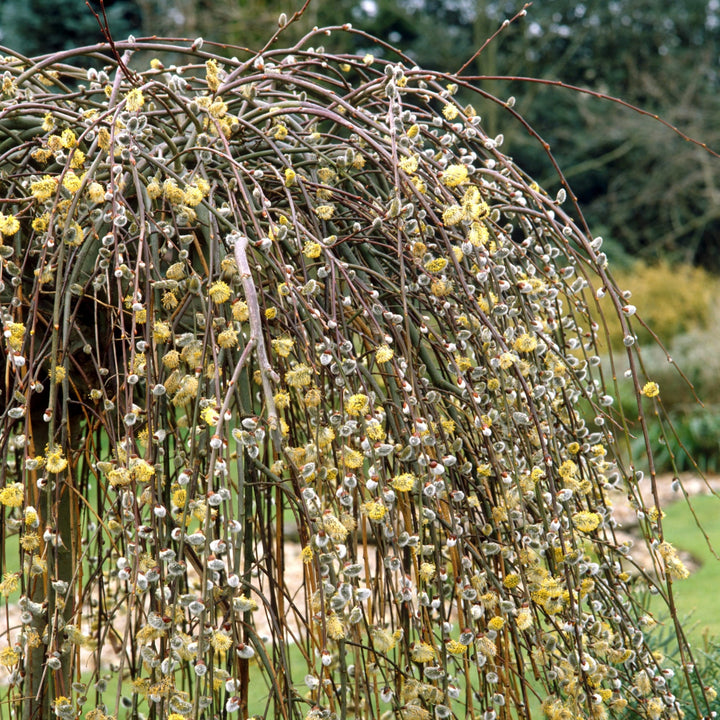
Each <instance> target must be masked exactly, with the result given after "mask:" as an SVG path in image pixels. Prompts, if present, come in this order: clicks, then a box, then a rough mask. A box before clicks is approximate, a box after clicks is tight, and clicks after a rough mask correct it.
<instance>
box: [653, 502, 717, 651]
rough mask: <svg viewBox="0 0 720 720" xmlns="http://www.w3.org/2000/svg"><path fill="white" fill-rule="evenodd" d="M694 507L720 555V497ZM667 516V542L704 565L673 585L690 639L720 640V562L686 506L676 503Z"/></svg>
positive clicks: (669, 507) (665, 529)
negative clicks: (685, 551) (706, 637)
mask: <svg viewBox="0 0 720 720" xmlns="http://www.w3.org/2000/svg"><path fill="white" fill-rule="evenodd" d="M692 504H693V507H694V509H695V513H696V515H697V518H698V520H699V521H700V524H701V525H702V527H703V528H704V529H705V532H706V533H707V534H708V536H709V538H710V542H711V543H712V546H713V548H714V549H715V552H717V553H718V555H720V498H716V497H713V496H702V497H697V498H694V499H693V500H692ZM665 513H666V516H665V519H664V520H663V529H664V531H665V537H666V539H667V540H668V541H669V542H671V543H672V544H673V545H674V546H675V547H676V548H678V549H681V550H687V551H688V552H689V553H690V554H691V555H692V556H693V557H694V558H695V559H696V560H697V561H698V562H699V563H700V564H701V567H700V568H699V569H698V570H696V571H694V572H693V573H692V574H691V575H690V577H689V578H687V579H686V580H678V581H676V582H675V583H674V585H673V590H674V594H675V598H676V602H677V606H678V611H679V615H680V618H681V619H683V621H684V622H685V623H686V625H687V628H686V629H687V631H688V634H689V636H690V638H691V639H692V640H693V641H694V642H695V644H696V645H699V646H701V641H702V638H703V635H705V634H707V636H709V637H716V638H720V613H718V602H719V601H720V560H718V559H717V558H715V556H714V555H713V554H712V551H711V550H710V548H709V547H708V544H707V542H706V540H705V538H704V537H703V534H702V532H701V531H700V529H699V528H698V526H697V524H696V521H695V518H694V517H693V515H692V513H691V512H690V509H689V508H688V506H687V504H686V503H684V502H682V501H681V502H677V503H674V504H672V505H670V506H668V507H667V508H666V509H665ZM656 607H659V603H658V604H657V606H656ZM658 612H659V611H658Z"/></svg>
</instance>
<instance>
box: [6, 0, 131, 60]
mask: <svg viewBox="0 0 720 720" xmlns="http://www.w3.org/2000/svg"><path fill="white" fill-rule="evenodd" d="M92 4H93V6H94V8H95V9H96V10H98V12H100V7H99V3H98V2H94V3H92ZM105 5H106V14H107V19H108V21H109V23H110V27H111V28H112V32H113V34H115V35H117V36H118V37H120V38H125V37H127V36H128V34H130V33H131V32H137V31H138V30H139V29H140V26H141V14H140V10H139V8H138V5H137V4H136V3H135V2H134V1H133V0H108V1H107V2H106V3H105ZM103 40H104V37H103V34H102V32H101V31H100V26H99V25H98V22H97V20H96V19H95V17H94V15H93V14H92V12H91V11H90V10H89V8H88V6H87V4H86V3H85V0H63V1H62V2H58V1H57V0H4V2H3V3H2V4H0V43H2V44H3V45H8V46H9V47H12V48H14V49H15V50H17V51H19V52H21V53H23V54H25V55H43V54H45V53H51V52H55V51H57V50H66V49H68V48H71V47H77V46H81V45H90V44H92V43H96V42H102V41H103Z"/></svg>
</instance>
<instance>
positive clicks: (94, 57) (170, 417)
mask: <svg viewBox="0 0 720 720" xmlns="http://www.w3.org/2000/svg"><path fill="white" fill-rule="evenodd" d="M332 31H333V32H343V31H351V30H350V29H349V28H334V29H333V30H332ZM329 32H331V31H330V30H321V31H317V30H316V31H313V32H312V33H311V34H310V35H308V36H307V37H305V38H303V40H301V41H300V42H299V43H298V44H297V45H296V46H295V47H292V48H290V49H288V50H277V49H272V48H273V47H274V46H273V45H272V44H268V46H267V48H266V49H265V51H264V52H263V53H261V54H251V53H248V52H246V51H243V50H242V49H240V48H237V49H236V50H235V51H236V52H237V53H238V55H239V58H232V59H226V58H223V57H221V56H220V55H218V54H216V52H215V50H217V48H214V47H213V46H212V45H210V44H208V43H205V44H203V43H201V42H200V41H196V42H194V43H192V45H191V44H190V43H177V42H171V41H164V40H158V39H148V40H143V41H135V40H132V39H131V40H129V41H128V42H118V43H115V44H114V45H113V46H112V48H111V49H109V48H108V47H107V46H93V47H86V48H81V49H78V50H75V51H68V52H63V53H58V54H55V55H52V56H47V57H40V58H34V59H28V58H24V57H19V56H18V55H17V54H14V53H13V52H11V51H8V50H4V53H5V55H6V57H4V59H3V60H2V72H3V76H2V77H3V83H2V93H3V95H2V100H0V188H1V192H0V233H1V234H2V245H1V246H0V255H1V256H2V291H1V296H0V297H1V299H2V306H1V307H0V313H1V314H2V325H3V330H4V339H3V359H4V362H3V386H4V389H3V395H2V407H1V411H2V416H1V418H0V423H1V425H2V434H1V435H0V444H1V447H2V457H3V460H4V461H3V463H2V468H1V470H0V473H1V480H0V487H1V489H0V503H2V508H0V509H1V510H2V513H3V523H2V525H1V526H0V527H1V528H2V530H1V532H2V543H3V550H4V552H3V573H4V574H3V577H2V583H1V584H0V590H1V591H2V594H3V595H4V597H5V608H6V609H5V617H6V619H7V623H6V625H5V629H4V630H3V636H2V639H1V640H2V646H1V647H0V663H1V664H2V666H4V669H5V670H6V672H5V676H4V679H3V682H2V688H1V690H0V692H1V693H2V698H1V703H2V707H3V708H4V709H3V714H4V713H5V712H6V711H8V710H9V711H11V712H13V713H14V714H15V717H24V718H41V717H45V718H47V717H51V716H53V715H54V716H57V717H60V718H75V717H85V718H88V720H104V719H106V718H109V717H111V716H115V717H121V716H122V714H123V713H125V714H126V715H127V716H132V717H136V716H138V714H139V713H142V714H144V715H145V716H147V717H150V718H162V719H165V718H169V719H170V720H179V719H180V718H183V717H193V718H206V717H207V718H209V717H223V718H224V717H240V718H244V717H246V716H247V715H248V714H249V713H253V712H254V713H258V714H260V715H264V716H266V717H275V718H283V720H291V719H294V718H298V719H299V718H306V719H316V718H317V719H319V718H333V717H337V718H346V717H357V718H380V717H383V718H385V717H398V718H403V719H405V720H413V719H415V718H417V719H423V718H430V717H433V716H435V717H437V718H441V719H442V718H447V717H451V716H453V717H458V718H461V717H469V718H478V719H479V718H483V720H493V719H494V718H503V719H505V718H507V719H510V718H530V717H540V716H543V715H544V716H546V717H548V718H551V719H552V720H556V719H561V718H605V717H621V716H622V717H625V716H626V714H627V713H629V716H630V717H642V718H651V719H653V720H654V719H656V718H680V717H682V714H683V710H690V711H692V712H694V713H696V714H697V715H698V716H700V715H705V714H707V713H708V712H709V705H708V703H709V702H711V700H712V697H713V693H712V691H711V690H710V689H705V690H702V688H703V683H702V680H701V679H700V678H699V677H697V670H696V669H695V666H694V661H693V657H692V651H691V648H690V646H689V644H688V643H687V641H686V640H685V637H684V635H683V632H682V628H681V626H680V623H679V621H678V618H677V613H676V611H675V605H674V601H673V584H674V583H675V582H677V581H678V580H679V579H682V578H683V577H685V576H686V575H687V574H688V573H687V570H686V569H685V567H684V565H683V564H682V562H681V561H680V559H679V558H678V556H677V553H676V551H675V550H674V548H673V547H672V546H671V545H670V544H669V543H668V542H667V541H666V540H665V538H664V536H663V530H662V521H661V513H660V512H659V510H658V507H646V505H645V503H644V501H643V498H642V495H641V493H640V489H639V487H640V482H641V480H642V476H643V474H642V472H641V471H640V468H644V469H645V471H646V473H647V474H648V475H649V478H650V481H651V482H653V483H654V480H655V473H654V469H653V464H652V452H651V451H652V449H651V447H650V445H649V443H646V453H645V454H643V457H641V458H637V457H636V458H633V457H632V455H631V454H630V450H629V443H628V442H627V439H628V437H629V430H628V420H627V419H626V418H625V417H623V416H622V414H621V413H620V412H619V411H616V410H614V408H613V400H612V396H613V387H612V381H606V379H605V378H604V377H603V376H602V373H601V367H602V366H601V363H600V356H599V351H598V341H599V339H600V338H601V336H602V335H603V314H605V315H612V316H617V317H619V318H620V323H621V325H622V328H623V332H624V334H625V337H626V342H625V345H626V351H627V352H626V354H624V355H623V356H622V357H617V358H616V359H615V363H616V364H615V366H614V367H616V368H617V371H618V372H622V371H623V370H626V371H627V374H629V376H631V377H632V378H633V380H634V388H635V394H636V399H637V411H638V416H639V418H640V420H639V426H640V431H641V432H645V414H646V413H648V412H655V411H657V410H658V409H659V408H660V405H659V397H658V392H659V388H658V386H657V385H656V384H655V383H654V382H653V380H652V378H647V377H645V376H644V374H643V372H642V364H641V363H640V361H639V357H638V349H637V346H636V344H635V343H634V335H633V328H632V323H633V322H634V321H635V320H636V318H634V317H632V316H633V314H634V308H633V307H632V306H630V305H628V304H627V298H626V295H624V294H623V293H622V292H621V290H620V289H618V288H617V286H616V285H615V283H614V282H613V280H612V278H611V276H610V275H609V271H608V268H607V262H606V258H605V256H604V255H603V253H602V250H601V244H602V240H601V239H600V238H593V237H592V235H591V234H590V233H589V230H588V229H587V228H586V227H584V226H583V224H582V221H575V220H573V219H572V218H573V217H575V218H578V217H580V218H581V217H582V216H581V215H579V214H578V211H577V208H575V207H574V206H573V204H572V201H571V200H568V199H567V197H566V192H565V191H561V192H560V193H559V194H558V196H557V197H549V196H548V195H547V194H546V193H545V192H544V191H543V190H542V188H540V187H538V186H537V185H536V184H535V183H534V182H533V181H532V179H531V178H529V177H528V176H527V175H526V174H525V173H523V171H522V169H521V168H519V167H518V166H517V165H516V164H515V163H514V162H513V160H512V159H511V158H510V157H508V156H506V155H504V154H503V153H502V151H501V145H502V140H503V138H502V136H498V137H488V136H487V135H486V134H485V132H484V131H483V124H482V120H481V118H480V117H479V116H478V114H477V113H476V110H475V109H474V107H473V106H472V105H464V104H461V103H460V102H459V101H458V100H457V98H458V97H459V95H460V94H461V93H463V94H465V93H468V92H476V93H477V95H478V98H479V99H481V100H482V101H484V102H487V101H489V100H492V101H494V99H493V98H489V97H488V96H487V95H486V93H484V92H483V90H482V87H481V86H478V87H473V86H472V85H471V84H470V83H468V82H467V81H465V80H463V79H461V78H457V77H450V76H446V75H442V74H436V73H432V72H427V71H424V70H421V69H419V68H417V67H414V66H413V64H412V63H411V62H410V61H409V60H408V59H407V58H405V57H403V56H402V55H400V54H399V53H398V54H395V55H393V56H392V57H391V58H390V59H384V60H379V59H377V58H374V57H372V56H371V55H366V56H364V57H357V56H350V55H343V56H333V55H329V54H327V53H325V52H324V50H323V49H322V48H321V47H318V46H317V43H319V42H321V41H322V37H323V36H324V35H326V34H328V33H329ZM313 45H314V47H313ZM208 47H209V49H208ZM136 52H138V53H139V54H138V55H136V56H135V57H136V58H144V59H143V60H142V62H140V61H138V62H137V63H135V62H134V61H133V60H132V56H133V54H134V53H136ZM383 52H384V53H385V55H390V48H387V47H384V50H383ZM164 57H172V58H173V61H174V62H175V63H176V64H174V65H169V64H168V66H167V67H166V66H165V65H163V61H162V60H161V59H158V58H164ZM151 58H154V59H151ZM178 58H180V59H181V61H178V60H177V59H178ZM136 64H137V67H135V65H136ZM78 65H84V67H85V68H87V66H88V65H90V66H91V69H89V70H87V69H85V70H79V69H78ZM141 65H142V67H140V66H141ZM497 102H498V104H499V107H500V108H501V109H502V110H503V111H504V112H505V113H506V121H507V122H516V121H520V122H522V119H521V118H519V117H518V116H517V115H515V111H514V110H513V109H512V103H511V102H501V101H499V100H498V101H497ZM613 489H620V490H622V491H623V492H625V493H626V494H627V495H628V496H629V497H630V499H631V501H632V503H633V504H634V506H635V507H636V509H637V511H638V516H639V517H640V518H641V522H640V528H641V532H642V534H643V536H644V538H645V541H646V545H647V548H648V549H649V551H650V556H651V558H652V564H653V565H654V568H653V569H651V570H647V569H646V568H645V567H643V566H641V565H640V564H639V563H638V562H636V561H634V560H633V553H632V549H631V548H630V547H629V546H628V544H627V543H624V542H621V541H620V540H619V539H618V538H617V537H616V525H617V523H616V521H615V519H614V517H613V510H612V507H611V501H610V499H609V493H610V491H611V490H613ZM642 589H644V590H646V591H647V590H648V589H650V590H651V592H652V593H654V594H655V595H657V596H659V597H660V598H661V600H662V601H663V602H664V603H665V605H666V606H667V608H668V610H669V618H670V620H669V621H668V622H669V624H670V626H671V627H674V631H675V634H676V635H677V645H678V652H679V657H680V659H681V663H680V665H679V668H680V670H679V672H677V673H673V671H672V669H671V668H669V667H668V666H667V665H666V664H663V659H662V657H660V656H659V655H658V654H657V653H656V652H653V649H652V642H651V641H652V630H651V627H652V625H653V623H654V619H653V618H652V617H651V616H650V615H649V614H648V612H647V609H646V606H645V605H644V604H643V603H642V602H641V601H640V597H641V596H640V593H639V592H638V590H642ZM673 674H675V677H673ZM684 685H687V686H688V687H690V688H692V689H694V690H693V694H692V697H691V700H690V701H689V705H688V706H687V707H685V708H682V707H681V706H680V703H679V701H678V700H677V699H676V695H679V692H680V690H679V689H680V688H681V687H683V686H684ZM698 688H700V689H698Z"/></svg>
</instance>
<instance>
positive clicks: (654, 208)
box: [0, 0, 720, 471]
mask: <svg viewBox="0 0 720 720" xmlns="http://www.w3.org/2000/svg"><path fill="white" fill-rule="evenodd" d="M301 5H302V2H300V0H222V1H220V0H107V2H106V7H105V9H106V13H107V18H108V21H109V24H110V28H111V30H112V33H113V35H114V37H116V38H118V39H121V38H125V37H127V35H128V34H130V33H132V34H135V35H136V36H138V37H139V36H147V35H165V36H173V37H188V38H195V37H198V36H202V37H204V38H205V39H206V40H213V41H216V42H218V43H224V44H228V45H240V46H243V47H247V48H250V49H252V50H257V49H260V48H262V47H263V45H264V44H265V42H266V40H267V39H268V38H269V36H270V35H271V34H272V32H273V31H274V30H275V29H277V18H278V15H279V14H280V13H281V12H285V13H287V15H288V16H290V15H292V13H293V12H294V11H296V10H298V9H299V8H300V7H301ZM94 7H96V8H97V7H98V5H97V3H95V5H94ZM521 8H522V3H521V2H510V1H505V0H495V1H493V2H486V1H483V0H333V2H326V1H325V0H322V1H321V0H312V1H311V2H310V5H309V7H308V9H307V10H306V12H305V14H304V16H303V17H302V19H301V20H300V21H299V22H298V23H296V24H294V25H293V26H291V27H290V28H288V30H287V31H286V33H287V34H286V36H285V38H284V40H281V42H284V43H285V44H290V43H293V42H295V41H297V39H299V38H301V37H302V36H303V35H304V34H305V33H306V32H308V31H309V30H310V29H311V28H312V27H313V26H315V25H318V26H323V25H340V24H343V23H346V22H350V23H352V25H353V27H355V28H357V29H360V30H364V31H367V32H368V33H370V34H372V35H375V36H378V37H380V38H382V39H384V40H386V41H387V42H389V43H391V44H392V45H394V46H396V47H397V48H399V49H400V50H402V51H403V52H404V53H406V54H407V55H408V56H409V57H410V58H411V59H412V60H413V61H414V62H416V63H417V64H418V65H421V66H424V67H428V68H432V69H437V70H443V71H448V72H452V71H456V70H458V69H459V68H460V67H461V66H462V65H463V64H464V62H465V61H466V60H467V59H468V58H470V57H471V56H472V55H473V53H474V52H475V51H476V50H477V49H478V48H479V47H480V46H481V45H482V44H483V42H484V40H485V39H486V38H487V37H488V36H490V35H491V34H493V33H494V32H495V31H496V30H497V29H498V28H499V27H500V26H501V24H502V22H503V20H505V19H506V18H510V17H512V16H513V15H515V14H516V13H517V12H518V10H520V9H521ZM101 40H102V35H101V33H100V31H99V29H98V23H97V20H96V18H95V17H94V16H93V13H92V12H91V11H90V9H89V8H88V6H87V5H86V3H85V0H62V1H58V0H0V44H2V45H5V46H8V47H10V48H12V49H13V50H15V51H17V52H20V53H23V54H25V55H38V54H44V53H49V52H53V51H56V50H60V49H63V48H66V47H70V46H76V45H80V44H91V43H94V42H98V41H101ZM719 41H720V0H682V1H681V2H671V3H668V2H666V1H664V0H613V1H611V2H597V0H587V2H577V1H574V0H542V1H541V2H536V3H535V4H534V5H533V6H531V7H530V8H529V9H528V14H527V16H526V17H524V18H521V19H520V20H518V21H517V22H515V23H512V24H511V25H510V26H508V27H507V28H505V29H504V30H503V31H502V33H500V35H499V37H498V38H496V39H495V40H494V41H493V42H492V43H490V44H489V46H488V47H487V48H486V49H485V50H484V51H483V52H482V53H481V54H480V55H479V56H478V57H477V58H476V59H475V60H474V61H473V62H472V64H471V65H470V66H468V68H467V69H466V71H465V74H466V75H484V76H507V77H513V76H516V77H517V76H523V77H535V78H544V79H548V80H562V81H563V82H564V83H567V84H570V85H577V86H582V87H586V88H590V89H592V90H595V91H598V92H602V93H607V94H610V95H613V96H615V97H619V98H622V99H623V100H624V101H625V102H627V103H631V104H634V105H638V106H640V107H642V108H643V109H644V110H647V111H649V112H650V113H656V114H658V115H659V116H661V117H662V118H664V119H665V120H667V121H668V122H670V123H672V124H673V125H675V126H677V127H678V128H679V129H680V130H681V131H682V132H683V133H685V134H686V135H688V136H691V137H693V138H697V139H699V140H701V141H702V142H704V143H706V144H707V145H708V146H709V147H711V148H714V149H716V150H718V151H720V123H718V118H719V117H720V114H719V112H718V110H719V109H720V94H719V93H718V86H719V85H720V66H719V64H718V63H719V57H718V49H719V46H720V42H719ZM324 42H325V48H326V49H327V50H328V52H360V53H365V52H371V53H373V54H374V55H376V56H381V55H383V54H384V53H385V52H386V51H385V50H384V49H383V47H381V46H378V45H376V44H374V43H373V42H372V41H371V40H370V39H368V38H367V37H365V36H363V35H361V34H347V33H340V32H338V33H334V34H333V35H332V36H330V37H328V38H326V39H325V41H324ZM214 50H215V51H218V50H217V48H214ZM219 52H222V49H220V50H219ZM237 52H238V51H237V49H228V50H227V54H228V55H234V54H237ZM477 82H478V84H480V86H481V87H482V88H483V89H484V90H486V91H487V92H489V93H492V94H494V95H495V96H496V97H498V98H500V99H502V100H507V98H509V97H510V96H514V97H515V98H516V101H517V103H516V105H515V109H516V110H517V111H518V112H520V113H521V114H522V115H523V116H524V118H525V119H526V120H527V122H528V123H529V124H530V126H532V127H533V128H534V129H535V131H536V132H537V133H538V134H539V135H540V136H541V137H542V138H543V139H544V140H545V141H547V142H548V143H549V144H550V146H551V149H552V152H553V154H554V155H555V157H556V159H557V162H558V164H559V166H560V167H561V168H562V169H563V171H564V173H565V176H566V177H567V178H568V180H569V181H570V184H571V186H572V187H573V189H574V191H575V193H576V194H577V196H578V200H579V203H580V206H581V207H582V209H583V212H584V214H585V217H586V220H587V223H588V225H589V227H590V228H591V232H592V234H593V235H594V236H597V235H602V236H603V238H604V240H605V244H604V248H603V249H604V250H605V251H606V253H607V255H608V257H609V258H610V262H611V267H612V268H613V269H614V273H615V276H616V278H617V279H618V281H619V283H620V285H621V286H622V287H628V288H632V290H633V300H632V302H633V304H635V305H636V306H637V307H638V310H639V314H640V315H641V316H642V317H643V318H644V319H645V320H646V321H647V322H648V324H649V325H650V326H651V327H652V328H653V329H654V331H655V332H656V333H657V335H658V336H659V337H660V339H661V341H662V342H663V343H664V344H665V346H666V347H667V349H668V352H669V354H670V355H671V356H672V358H673V360H675V361H676V362H677V364H678V365H679V366H680V367H682V369H683V371H684V372H685V373H686V374H687V376H688V378H689V379H690V380H691V382H692V383H693V384H694V385H695V389H696V392H697V394H698V396H699V397H700V398H701V399H702V400H703V402H704V403H705V405H706V407H705V408H704V409H703V408H700V406H699V405H698V404H697V402H696V401H695V399H694V398H693V394H692V393H691V392H690V391H689V390H688V388H687V386H686V385H685V384H684V383H683V382H682V381H681V380H680V379H679V378H678V376H677V373H676V371H675V370H674V369H673V368H672V365H671V364H670V363H668V361H667V356H666V354H665V353H663V352H662V351H661V350H659V349H651V350H649V351H648V352H646V353H645V361H646V369H647V374H648V376H649V377H651V378H652V379H653V380H655V381H657V382H658V383H659V384H660V386H661V388H662V393H661V398H662V400H663V403H664V405H665V407H666V409H667V410H668V411H669V412H670V414H671V416H672V418H673V421H674V423H675V427H676V429H677V433H678V437H677V438H673V437H672V436H670V437H667V438H663V436H662V434H661V431H660V429H659V428H658V430H657V438H656V439H657V442H658V443H660V444H663V443H666V445H667V453H665V458H664V462H665V468H666V469H669V468H670V463H669V460H670V453H671V452H674V453H676V455H677V463H678V466H679V469H681V470H682V469H689V468H690V464H689V461H688V459H687V456H686V454H685V453H684V452H683V450H682V447H683V445H685V446H686V447H687V449H688V450H690V452H691V453H693V454H694V455H695V457H696V458H697V460H698V461H699V463H700V465H701V467H702V468H703V469H705V470H710V471H715V470H720V443H719V438H720V382H718V379H719V378H720V317H719V315H720V314H719V313H717V312H716V310H717V307H718V288H720V284H719V282H718V277H719V276H720V173H718V168H720V160H718V159H717V158H714V157H712V156H711V155H710V154H708V153H707V152H705V151H704V150H702V149H701V148H699V147H697V146H696V145H693V144H692V143H689V142H687V141H685V140H683V139H682V138H681V137H680V136H678V135H677V134H675V133H673V132H672V131H671V130H669V129H668V128H667V127H664V126H663V125H662V124H660V123H658V122H656V121H654V120H653V119H652V118H649V117H646V116H642V115H639V114H637V113H635V112H632V111H631V110H629V109H627V108H623V107H621V106H619V105H617V104H613V103H611V102H608V101H603V100H599V99H596V98H593V97H591V96H588V95H582V94H579V93H576V92H572V91H570V90H567V89H563V88H559V87H551V86H547V85H541V84H533V83H528V82H522V81H520V80H518V79H515V80H512V79H507V80H478V81H477ZM478 111H479V112H480V114H481V115H482V117H483V122H484V127H485V130H486V131H487V132H488V134H490V135H491V136H494V135H496V134H498V133H502V134H503V135H504V137H505V143H504V145H503V150H504V151H505V152H506V153H507V154H509V155H512V156H513V157H514V158H515V159H516V160H517V161H518V162H519V164H520V165H521V166H523V167H524V168H525V169H526V170H527V171H528V172H529V173H530V174H531V175H532V176H533V177H535V179H536V180H537V182H538V183H539V184H540V185H541V186H542V187H543V188H545V189H546V190H547V191H548V192H550V193H554V191H556V190H557V189H558V187H559V183H558V180H557V175H556V174H555V171H554V169H553V167H552V165H551V164H550V162H549V160H548V158H547V156H546V154H545V153H544V152H543V150H542V148H541V147H540V145H539V143H538V142H537V140H536V139H534V138H532V137H531V136H530V135H529V133H528V132H527V130H526V129H525V128H524V127H523V126H522V124H520V123H519V122H517V121H516V120H515V119H513V118H512V117H511V116H510V114H509V113H507V112H506V111H505V110H504V109H503V108H502V107H501V106H499V105H497V104H494V103H491V102H488V103H487V104H486V106H485V107H478ZM639 334H640V335H641V336H642V334H643V333H642V331H641V332H640V333H639ZM615 336H616V340H615V341H613V342H617V343H618V344H619V345H620V346H621V345H622V342H621V338H620V337H619V334H618V333H617V332H616V333H615ZM648 338H649V334H648V333H645V339H648ZM642 339H643V337H641V340H642ZM625 394H626V393H624V391H623V389H622V388H621V390H620V396H621V398H622V397H623V396H624V395H625ZM631 395H632V393H631V392H628V393H627V396H628V397H630V396H631Z"/></svg>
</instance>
